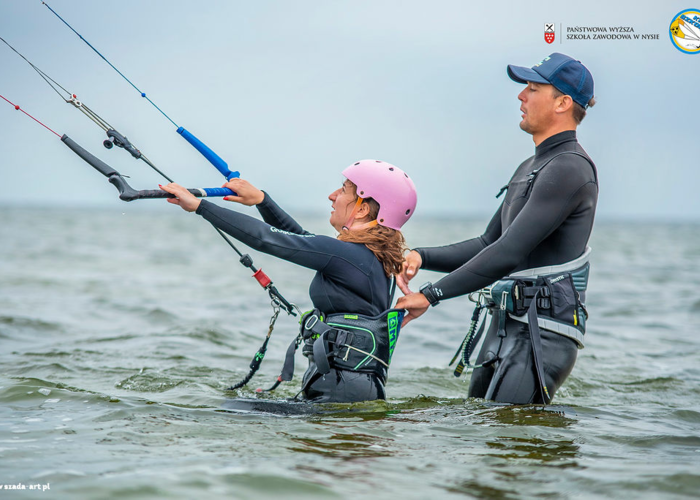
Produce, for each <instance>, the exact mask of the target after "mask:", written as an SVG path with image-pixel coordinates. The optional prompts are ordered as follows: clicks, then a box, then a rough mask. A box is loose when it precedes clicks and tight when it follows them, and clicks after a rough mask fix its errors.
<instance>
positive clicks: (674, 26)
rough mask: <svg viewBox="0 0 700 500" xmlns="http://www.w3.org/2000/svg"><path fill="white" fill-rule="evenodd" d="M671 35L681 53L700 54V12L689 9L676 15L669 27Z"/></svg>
mask: <svg viewBox="0 0 700 500" xmlns="http://www.w3.org/2000/svg"><path fill="white" fill-rule="evenodd" d="M669 35H670V36H671V42H673V45H674V46H675V47H676V48H677V49H678V50H680V51H681V52H685V53H686V54H698V53H700V10H698V9H687V10H683V11H681V12H679V13H678V14H676V15H675V16H674V18H673V20H672V21H671V25H670V26H669Z"/></svg>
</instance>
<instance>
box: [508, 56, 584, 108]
mask: <svg viewBox="0 0 700 500" xmlns="http://www.w3.org/2000/svg"><path fill="white" fill-rule="evenodd" d="M508 76H509V77H510V79H511V80H513V81H515V82H518V83H527V82H535V83H546V84H549V85H553V86H554V87H555V88H556V89H557V90H558V91H559V92H562V93H564V94H566V95H570V96H571V98H572V99H573V100H574V102H576V103H578V104H580V105H581V106H583V107H584V108H587V107H588V101H590V100H591V99H592V98H593V75H591V72H590V71H588V68H586V67H585V66H584V65H583V64H581V61H577V60H576V59H573V58H571V57H569V56H567V55H564V54H560V53H559V52H555V53H554V54H551V55H549V56H547V57H545V58H544V60H543V61H542V62H540V63H537V64H535V65H534V66H533V67H532V69H530V68H525V67H523V66H513V65H512V64H509V65H508Z"/></svg>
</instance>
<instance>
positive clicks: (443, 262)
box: [414, 204, 503, 273]
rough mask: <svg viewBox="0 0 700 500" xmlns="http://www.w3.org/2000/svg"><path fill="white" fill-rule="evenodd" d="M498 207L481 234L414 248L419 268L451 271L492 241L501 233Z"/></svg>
mask: <svg viewBox="0 0 700 500" xmlns="http://www.w3.org/2000/svg"><path fill="white" fill-rule="evenodd" d="M502 207H503V204H501V206H500V207H499V208H498V210H497V211H496V213H495V214H494V216H493V217H492V218H491V222H489V225H488V226H487V227H486V231H485V232H484V234H482V235H481V236H477V237H476V238H472V239H469V240H465V241H461V242H459V243H453V244H451V245H445V246H441V247H429V248H428V247H423V248H415V249H414V250H415V251H416V252H418V254H419V255H420V256H421V260H422V264H421V269H427V270H428V271H438V272H443V273H451V272H452V271H454V270H455V269H457V268H458V267H460V266H462V265H463V264H464V263H465V262H467V261H468V260H470V259H472V258H474V256H476V254H478V253H479V252H481V251H482V250H483V249H484V248H486V247H487V246H489V245H491V244H492V243H494V242H495V241H496V240H497V239H498V237H499V236H500V235H501V208H502Z"/></svg>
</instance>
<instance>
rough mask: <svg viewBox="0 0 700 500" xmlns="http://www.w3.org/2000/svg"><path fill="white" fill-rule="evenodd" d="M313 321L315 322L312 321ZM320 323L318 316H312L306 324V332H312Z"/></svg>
mask: <svg viewBox="0 0 700 500" xmlns="http://www.w3.org/2000/svg"><path fill="white" fill-rule="evenodd" d="M312 320H313V321H312ZM316 323H318V316H316V315H315V314H312V315H311V316H310V317H309V319H307V320H306V322H305V323H304V330H311V329H312V328H313V327H314V326H316Z"/></svg>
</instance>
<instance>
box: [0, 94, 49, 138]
mask: <svg viewBox="0 0 700 500" xmlns="http://www.w3.org/2000/svg"><path fill="white" fill-rule="evenodd" d="M0 97H1V98H2V99H3V100H4V101H6V102H9V103H10V104H12V106H13V107H14V108H15V109H16V110H17V111H21V112H22V113H24V114H25V115H27V116H28V117H29V118H31V119H32V120H34V121H35V122H37V123H38V124H39V125H41V126H42V127H44V128H45V129H46V130H49V131H51V132H53V133H54V134H56V136H57V137H58V138H59V139H60V137H61V135H60V134H57V133H56V132H54V131H53V130H51V129H50V128H49V127H47V126H46V125H44V124H43V123H41V122H40V121H39V120H37V119H36V118H34V117H33V116H32V115H30V114H29V113H27V112H26V111H25V110H23V109H22V108H20V107H19V106H18V105H17V104H15V103H13V102H10V101H9V100H7V99H5V98H4V97H3V96H1V95H0Z"/></svg>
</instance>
